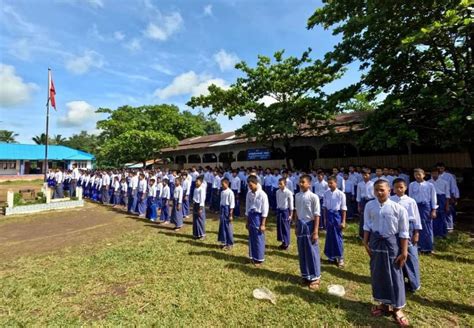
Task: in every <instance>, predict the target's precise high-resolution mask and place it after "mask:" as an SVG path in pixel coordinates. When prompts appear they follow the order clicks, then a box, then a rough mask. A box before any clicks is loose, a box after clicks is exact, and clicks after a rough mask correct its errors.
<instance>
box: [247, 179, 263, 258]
mask: <svg viewBox="0 0 474 328" xmlns="http://www.w3.org/2000/svg"><path fill="white" fill-rule="evenodd" d="M268 211H269V202H268V195H267V194H266V193H265V192H264V191H263V190H262V188H258V189H257V190H256V191H255V192H252V191H251V190H249V192H248V193H247V197H246V202H245V215H246V216H247V225H248V230H249V258H250V259H251V260H253V261H257V262H263V261H264V260H265V233H263V232H261V231H260V226H261V225H262V219H263V218H266V217H267V216H268Z"/></svg>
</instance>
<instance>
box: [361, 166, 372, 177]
mask: <svg viewBox="0 0 474 328" xmlns="http://www.w3.org/2000/svg"><path fill="white" fill-rule="evenodd" d="M370 173H372V172H371V171H370V169H367V168H366V169H363V170H362V174H369V175H370Z"/></svg>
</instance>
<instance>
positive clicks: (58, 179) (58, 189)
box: [53, 171, 64, 198]
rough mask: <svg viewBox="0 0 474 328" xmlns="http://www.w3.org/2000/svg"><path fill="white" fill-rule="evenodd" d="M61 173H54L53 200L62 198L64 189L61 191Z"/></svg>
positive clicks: (62, 177)
mask: <svg viewBox="0 0 474 328" xmlns="http://www.w3.org/2000/svg"><path fill="white" fill-rule="evenodd" d="M63 179H64V176H63V172H61V171H58V172H56V173H54V185H55V186H54V195H53V198H64V189H63Z"/></svg>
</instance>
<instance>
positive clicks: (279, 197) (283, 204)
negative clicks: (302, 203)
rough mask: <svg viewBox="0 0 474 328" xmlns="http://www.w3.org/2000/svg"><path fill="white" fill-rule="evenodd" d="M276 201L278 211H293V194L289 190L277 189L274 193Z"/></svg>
mask: <svg viewBox="0 0 474 328" xmlns="http://www.w3.org/2000/svg"><path fill="white" fill-rule="evenodd" d="M276 201H277V208H278V209H280V210H286V209H289V210H290V211H293V209H294V204H293V192H292V191H291V190H290V189H288V188H285V189H283V190H281V189H280V188H278V190H277V191H276Z"/></svg>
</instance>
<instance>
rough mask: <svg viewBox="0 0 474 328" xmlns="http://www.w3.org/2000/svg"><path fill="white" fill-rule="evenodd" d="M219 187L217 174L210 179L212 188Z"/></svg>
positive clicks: (219, 181)
mask: <svg viewBox="0 0 474 328" xmlns="http://www.w3.org/2000/svg"><path fill="white" fill-rule="evenodd" d="M220 187H221V177H220V176H218V175H215V176H214V179H213V180H212V189H219V188H220Z"/></svg>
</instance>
